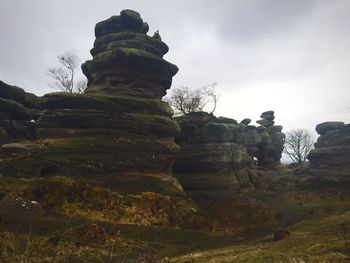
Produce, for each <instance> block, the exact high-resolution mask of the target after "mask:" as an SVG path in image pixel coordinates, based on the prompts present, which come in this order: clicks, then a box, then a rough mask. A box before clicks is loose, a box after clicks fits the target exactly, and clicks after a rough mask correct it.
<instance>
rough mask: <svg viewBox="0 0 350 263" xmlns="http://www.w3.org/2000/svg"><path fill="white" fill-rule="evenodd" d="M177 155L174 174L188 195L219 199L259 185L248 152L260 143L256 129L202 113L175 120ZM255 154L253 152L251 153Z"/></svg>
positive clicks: (250, 155) (251, 158) (250, 154)
mask: <svg viewBox="0 0 350 263" xmlns="http://www.w3.org/2000/svg"><path fill="white" fill-rule="evenodd" d="M177 121H178V123H179V125H180V126H181V135H180V136H179V137H178V138H177V142H178V143H179V145H180V151H179V153H178V155H177V159H176V162H175V164H174V168H173V171H174V173H175V175H176V177H177V178H178V179H179V181H180V182H181V184H182V186H183V187H184V189H185V191H187V192H189V193H191V195H198V196H201V195H202V196H206V197H209V196H212V197H220V196H221V197H222V195H230V194H232V193H237V192H239V191H241V190H243V189H245V190H251V189H253V188H254V186H258V185H259V183H260V182H259V178H258V177H257V176H256V174H255V172H254V171H253V170H252V169H251V166H252V164H253V155H252V154H253V153H252V152H249V150H248V149H249V148H252V147H253V145H254V146H256V145H257V144H258V143H259V142H261V139H260V137H259V136H258V134H257V131H256V129H254V128H255V127H253V126H247V125H246V124H238V123H237V121H235V120H233V119H228V118H216V117H215V116H213V115H210V114H208V113H204V112H197V113H192V114H189V115H187V116H183V117H180V118H178V119H177ZM253 152H254V151H253Z"/></svg>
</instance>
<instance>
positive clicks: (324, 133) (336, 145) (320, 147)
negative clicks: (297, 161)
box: [308, 122, 350, 177]
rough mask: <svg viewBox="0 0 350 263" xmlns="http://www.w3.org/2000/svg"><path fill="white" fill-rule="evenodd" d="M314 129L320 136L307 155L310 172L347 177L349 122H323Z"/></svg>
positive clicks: (348, 171) (348, 168)
mask: <svg viewBox="0 0 350 263" xmlns="http://www.w3.org/2000/svg"><path fill="white" fill-rule="evenodd" d="M316 131H317V132H318V134H320V137H319V138H318V139H317V142H316V143H315V149H313V150H312V151H311V152H310V154H309V156H308V159H309V161H310V168H311V169H310V171H311V173H312V172H314V174H320V175H322V174H324V175H328V176H336V177H337V176H339V177H342V176H345V177H349V175H350V124H345V123H343V122H324V123H321V124H318V125H317V126H316ZM316 172H317V173H316Z"/></svg>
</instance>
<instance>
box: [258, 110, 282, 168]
mask: <svg viewBox="0 0 350 263" xmlns="http://www.w3.org/2000/svg"><path fill="white" fill-rule="evenodd" d="M260 118H261V120H258V121H257V123H258V124H260V125H261V126H259V127H258V128H257V131H258V133H259V135H260V137H261V142H260V143H259V144H258V151H257V153H256V157H257V159H258V164H259V165H261V166H273V165H274V164H275V163H279V162H280V160H281V157H282V152H283V145H284V141H285V134H284V133H282V126H280V125H274V124H275V122H274V119H275V116H274V112H273V111H266V112H263V113H262V114H261V116H260Z"/></svg>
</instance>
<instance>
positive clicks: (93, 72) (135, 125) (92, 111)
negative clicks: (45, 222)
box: [0, 10, 183, 194]
mask: <svg viewBox="0 0 350 263" xmlns="http://www.w3.org/2000/svg"><path fill="white" fill-rule="evenodd" d="M147 31H148V25H147V24H146V23H144V22H143V21H142V18H141V17H140V15H139V14H138V13H137V12H135V11H131V10H124V11H122V12H121V14H120V16H113V17H111V18H109V19H107V20H105V21H102V22H100V23H98V24H97V25H96V28H95V35H96V40H95V43H94V47H93V49H92V50H91V54H92V55H93V59H92V60H89V61H86V62H85V63H84V64H83V65H82V69H83V72H84V74H85V75H86V76H87V78H88V88H87V90H86V94H67V93H53V94H47V95H45V96H44V97H43V98H41V101H40V104H41V107H42V108H43V109H44V111H43V112H42V113H41V115H40V118H39V119H38V121H37V123H36V127H35V136H36V137H37V140H35V141H31V142H26V143H15V144H5V145H3V146H2V147H1V150H0V158H1V159H2V166H1V172H2V173H6V174H12V175H15V176H36V175H39V176H48V175H51V174H65V175H75V176H84V177H86V176H99V177H101V178H100V179H99V180H101V181H103V180H107V181H108V182H113V185H115V186H116V187H117V188H118V189H117V190H119V191H120V192H127V193H128V192H142V191H153V192H158V193H166V194H182V193H183V191H182V189H181V186H180V185H179V184H178V182H177V180H176V179H175V178H173V177H172V176H171V175H170V173H171V171H170V170H171V166H172V164H173V162H174V160H175V153H176V151H177V150H178V146H177V145H176V144H175V142H174V136H176V135H177V134H178V133H179V131H180V129H179V126H178V125H177V124H176V122H174V121H173V120H172V119H171V116H172V114H173V112H172V109H171V108H170V107H169V105H168V104H167V103H165V102H162V101H161V100H160V99H161V97H162V96H163V95H164V94H165V93H166V90H167V89H168V88H169V87H170V85H171V81H172V76H173V75H175V74H176V72H177V71H178V69H177V67H176V66H175V65H173V64H171V63H169V62H167V61H165V60H164V59H163V58H162V57H163V55H164V54H165V53H166V52H167V51H168V47H167V45H166V44H165V43H163V42H162V41H161V40H160V39H159V37H150V36H147V35H146V33H147ZM21 96H22V95H21ZM23 96H24V95H23ZM26 96H27V95H26ZM1 97H4V96H1ZM21 98H22V97H21ZM25 98H26V97H25ZM5 99H6V98H5ZM20 101H21V103H23V105H24V106H27V104H26V103H27V100H26V99H21V100H20ZM20 109H22V108H20ZM11 112H13V111H11ZM18 112H19V113H18V117H20V116H21V115H20V113H21V114H22V112H20V110H19V111H18ZM25 113H26V111H24V110H23V114H24V115H25ZM23 114H22V115H23ZM27 115H28V116H27ZM27 115H25V118H26V119H31V118H33V116H32V115H31V114H29V113H28V114H27ZM5 131H6V130H5ZM9 153H11V154H12V155H11V157H9ZM13 153H15V154H13ZM24 159H25V161H23V160H24ZM102 175H103V176H102Z"/></svg>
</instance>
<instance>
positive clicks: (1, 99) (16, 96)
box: [0, 81, 41, 145]
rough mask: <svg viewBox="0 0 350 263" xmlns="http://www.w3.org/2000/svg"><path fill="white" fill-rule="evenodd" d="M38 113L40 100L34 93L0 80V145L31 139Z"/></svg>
mask: <svg viewBox="0 0 350 263" xmlns="http://www.w3.org/2000/svg"><path fill="white" fill-rule="evenodd" d="M40 113H41V111H40V101H39V99H38V98H37V97H36V96H35V95H34V94H31V93H26V92H25V91H24V90H23V89H21V88H19V87H16V86H10V85H8V84H6V83H4V82H2V81H0V145H1V144H3V143H6V142H11V141H14V140H18V139H33V138H34V137H35V135H34V123H35V121H36V120H37V119H38V118H39V116H40Z"/></svg>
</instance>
